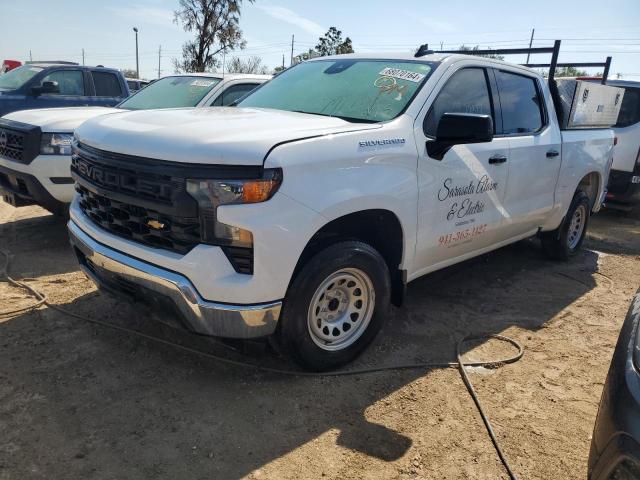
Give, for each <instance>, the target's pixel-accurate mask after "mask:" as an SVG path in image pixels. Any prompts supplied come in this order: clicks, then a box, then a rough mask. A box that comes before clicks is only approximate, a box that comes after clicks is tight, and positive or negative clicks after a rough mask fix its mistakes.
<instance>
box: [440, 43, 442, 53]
mask: <svg viewBox="0 0 640 480" xmlns="http://www.w3.org/2000/svg"><path fill="white" fill-rule="evenodd" d="M440 51H442V42H440Z"/></svg>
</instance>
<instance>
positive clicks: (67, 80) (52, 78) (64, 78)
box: [41, 70, 85, 96]
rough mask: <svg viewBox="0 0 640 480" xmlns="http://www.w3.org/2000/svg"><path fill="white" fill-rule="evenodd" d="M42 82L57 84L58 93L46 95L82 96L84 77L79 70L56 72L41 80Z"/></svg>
mask: <svg viewBox="0 0 640 480" xmlns="http://www.w3.org/2000/svg"><path fill="white" fill-rule="evenodd" d="M44 82H57V84H58V88H59V89H60V93H57V94H47V95H71V96H82V95H84V94H85V93H84V75H83V74H82V71H81V70H58V71H55V72H51V73H50V74H49V75H47V76H46V77H44V78H43V79H42V82H41V84H42V83H44Z"/></svg>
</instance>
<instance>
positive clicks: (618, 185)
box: [607, 80, 640, 205]
mask: <svg viewBox="0 0 640 480" xmlns="http://www.w3.org/2000/svg"><path fill="white" fill-rule="evenodd" d="M607 85H612V86H615V87H622V88H624V91H625V92H624V98H623V99H622V108H621V109H620V116H619V117H618V123H617V124H616V125H615V127H614V129H613V132H614V134H615V136H616V138H617V144H616V148H615V153H614V155H613V165H612V167H611V174H610V176H609V185H608V190H609V191H608V193H607V205H610V204H616V203H621V204H623V205H628V204H630V203H632V202H640V82H632V81H628V80H607Z"/></svg>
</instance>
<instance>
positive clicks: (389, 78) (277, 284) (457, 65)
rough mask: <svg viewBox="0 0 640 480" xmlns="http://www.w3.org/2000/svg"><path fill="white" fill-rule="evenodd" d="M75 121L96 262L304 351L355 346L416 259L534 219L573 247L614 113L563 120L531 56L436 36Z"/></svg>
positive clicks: (339, 357)
mask: <svg viewBox="0 0 640 480" xmlns="http://www.w3.org/2000/svg"><path fill="white" fill-rule="evenodd" d="M417 55H418V54H417ZM149 88H151V87H149ZM309 92H313V95H309ZM75 135H76V137H75V140H74V156H73V166H72V172H73V176H74V178H75V180H76V182H77V190H78V193H77V195H76V197H75V199H74V201H73V203H72V205H71V209H70V213H71V219H70V221H69V224H68V225H69V232H70V238H71V242H72V245H73V247H74V250H75V252H76V254H77V256H78V259H79V262H80V264H81V266H82V268H83V269H84V271H85V272H86V273H87V275H88V276H89V277H90V278H92V279H93V280H94V281H95V282H96V283H97V284H98V285H100V286H102V287H105V288H107V289H111V290H115V291H118V292H120V293H126V294H131V295H135V296H139V297H141V298H143V299H145V300H149V301H150V302H149V303H150V304H154V305H163V306H169V307H170V308H171V311H172V312H174V316H175V318H179V319H181V321H182V322H183V324H184V326H185V327H186V328H188V329H190V330H192V331H195V332H198V333H201V334H207V335H215V336H220V337H234V338H253V337H261V336H267V335H274V336H275V338H277V339H278V340H279V341H280V343H281V344H282V345H283V347H284V349H285V350H286V351H288V352H290V353H291V354H292V356H293V357H294V358H295V359H296V360H297V361H299V362H300V363H301V364H302V365H303V366H305V367H307V368H310V369H316V370H324V369H329V368H333V367H336V366H338V365H341V364H344V363H346V362H348V361H350V360H351V359H353V358H354V357H355V356H356V355H358V354H359V353H360V352H361V351H362V350H363V349H364V348H365V347H366V346H367V345H368V344H369V343H370V342H371V340H372V339H373V338H374V336H375V335H376V333H377V332H378V331H379V329H380V327H381V326H382V324H383V322H384V320H385V317H386V311H387V307H388V305H389V304H390V303H391V302H393V303H395V304H399V303H400V302H401V299H402V295H403V292H404V287H405V286H406V284H407V283H408V282H410V281H412V280H414V279H416V278H418V277H420V276H421V275H424V274H426V273H429V272H432V271H435V270H438V269H441V268H443V267H446V266H448V265H451V264H454V263H457V262H461V261H463V260H466V259H468V258H471V257H474V256H477V255H480V254H482V253H485V252H488V251H490V250H494V249H496V248H499V247H501V246H504V245H507V244H509V243H513V242H516V241H518V240H521V239H524V238H527V237H531V236H533V235H536V234H539V235H540V236H541V237H542V241H543V244H544V247H545V250H546V251H547V252H548V253H549V254H550V255H551V256H552V257H554V258H561V259H566V258H568V257H570V256H571V255H573V254H575V253H576V252H577V251H578V249H579V248H580V245H581V243H582V241H583V239H584V236H585V232H586V229H587V225H588V221H589V215H590V213H591V212H595V211H597V210H598V209H599V208H600V205H601V204H602V201H603V198H604V194H605V185H606V181H607V176H608V171H609V166H610V162H611V156H612V148H613V133H612V131H611V129H609V128H603V129H588V130H572V131H569V130H567V131H561V130H560V128H559V124H558V120H557V118H556V113H555V108H554V102H553V100H552V97H551V94H550V91H549V88H548V87H547V84H546V82H545V79H544V78H543V77H542V76H541V75H540V74H539V73H537V72H535V71H533V70H531V69H528V68H525V67H521V66H519V65H513V64H509V63H506V62H501V61H497V60H492V59H489V58H482V57H473V56H466V55H457V54H433V53H428V54H426V55H418V56H411V55H402V54H401V55H398V54H389V55H380V54H375V55H373V54H372V55H361V54H352V55H342V56H335V57H324V58H318V59H313V60H311V61H308V62H303V63H300V64H298V65H296V66H294V67H292V68H290V69H288V70H286V71H284V72H283V73H282V74H280V75H279V76H277V77H275V78H274V79H273V80H272V81H270V82H268V83H266V84H264V85H263V86H261V87H260V88H259V89H257V90H256V91H254V92H253V93H252V94H251V95H249V96H248V97H246V98H245V99H244V100H242V101H241V102H240V103H239V105H238V106H237V107H236V108H220V109H178V110H163V111H138V112H124V113H118V114H113V115H105V116H102V117H98V118H94V119H92V120H89V121H87V122H85V123H84V124H83V125H82V126H81V127H80V128H78V129H77V130H76V134H75Z"/></svg>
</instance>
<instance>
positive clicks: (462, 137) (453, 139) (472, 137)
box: [427, 113, 493, 160]
mask: <svg viewBox="0 0 640 480" xmlns="http://www.w3.org/2000/svg"><path fill="white" fill-rule="evenodd" d="M491 140H493V120H491V116H489V115H477V114H474V113H445V114H444V115H442V118H440V122H439V123H438V128H437V130H436V138H435V140H434V141H431V142H427V153H428V154H429V156H430V157H431V158H434V159H436V160H442V157H444V155H445V153H447V152H448V151H449V149H450V148H451V147H453V146H454V145H461V144H465V143H485V142H490V141H491Z"/></svg>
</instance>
